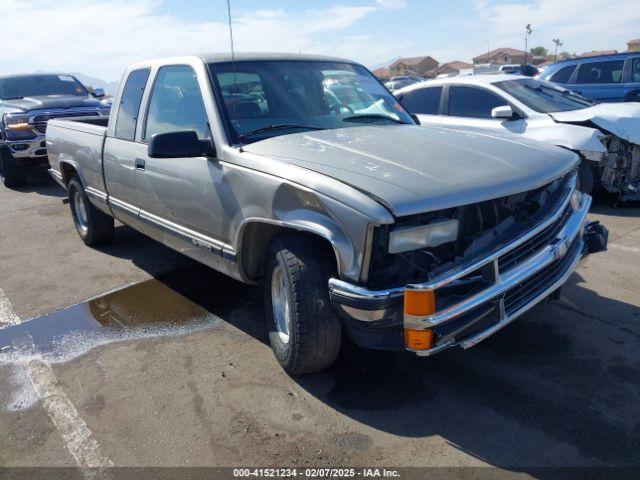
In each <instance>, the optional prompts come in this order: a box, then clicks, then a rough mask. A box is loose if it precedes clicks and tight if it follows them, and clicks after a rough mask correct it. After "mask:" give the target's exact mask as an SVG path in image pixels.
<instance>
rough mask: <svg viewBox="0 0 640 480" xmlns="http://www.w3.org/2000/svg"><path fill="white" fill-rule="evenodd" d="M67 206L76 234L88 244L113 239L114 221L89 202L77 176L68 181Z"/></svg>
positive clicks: (97, 243)
mask: <svg viewBox="0 0 640 480" xmlns="http://www.w3.org/2000/svg"><path fill="white" fill-rule="evenodd" d="M68 191H69V206H70V208H71V216H72V217H73V223H74V225H75V227H76V230H77V232H78V235H80V238H81V239H82V241H83V242H84V243H85V244H86V245H89V246H95V245H102V244H104V243H108V242H110V241H111V240H112V239H113V231H114V221H113V217H110V216H109V215H107V214H106V213H103V212H101V211H100V210H98V209H97V208H96V207H94V206H93V204H91V202H90V201H89V198H88V197H87V194H86V193H85V192H84V188H83V187H82V183H80V180H79V179H78V177H73V178H72V179H71V181H70V182H69V189H68Z"/></svg>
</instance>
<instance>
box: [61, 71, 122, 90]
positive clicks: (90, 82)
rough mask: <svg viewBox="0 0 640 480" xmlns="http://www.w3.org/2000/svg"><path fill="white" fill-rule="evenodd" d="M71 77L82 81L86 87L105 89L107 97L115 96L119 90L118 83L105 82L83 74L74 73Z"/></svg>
mask: <svg viewBox="0 0 640 480" xmlns="http://www.w3.org/2000/svg"><path fill="white" fill-rule="evenodd" d="M71 75H73V76H74V77H76V78H77V79H78V80H80V82H81V83H82V84H83V85H84V86H86V87H93V88H104V91H105V93H106V94H107V95H115V94H116V90H117V89H118V82H105V81H104V80H100V79H99V78H94V77H89V76H87V75H83V74H82V73H72V74H71Z"/></svg>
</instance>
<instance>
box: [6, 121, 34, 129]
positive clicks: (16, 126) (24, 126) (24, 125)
mask: <svg viewBox="0 0 640 480" xmlns="http://www.w3.org/2000/svg"><path fill="white" fill-rule="evenodd" d="M7 129H8V130H29V124H28V123H10V124H9V125H7Z"/></svg>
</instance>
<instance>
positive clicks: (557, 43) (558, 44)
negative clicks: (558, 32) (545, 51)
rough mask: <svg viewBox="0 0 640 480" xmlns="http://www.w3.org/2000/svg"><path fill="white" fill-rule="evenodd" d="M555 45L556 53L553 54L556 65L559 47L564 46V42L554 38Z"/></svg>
mask: <svg viewBox="0 0 640 480" xmlns="http://www.w3.org/2000/svg"><path fill="white" fill-rule="evenodd" d="M553 43H555V44H556V53H554V54H553V63H556V62H557V61H558V47H561V46H562V42H561V41H560V39H559V38H554V39H553Z"/></svg>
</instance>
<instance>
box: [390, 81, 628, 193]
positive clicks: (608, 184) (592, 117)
mask: <svg viewBox="0 0 640 480" xmlns="http://www.w3.org/2000/svg"><path fill="white" fill-rule="evenodd" d="M396 97H397V98H398V99H400V101H401V102H402V104H403V105H404V107H405V108H406V109H408V110H409V111H410V112H412V113H414V114H416V115H417V117H418V119H419V120H420V123H421V124H422V125H430V126H434V125H436V126H445V127H452V128H459V129H470V128H474V129H483V130H488V131H491V132H504V133H511V134H515V135H517V136H518V137H519V138H529V139H532V140H539V141H542V142H545V143H548V144H552V145H557V146H559V147H563V148H566V149H569V150H572V151H574V152H576V153H577V154H578V155H579V156H580V157H581V159H582V162H581V166H580V170H579V185H580V189H581V190H582V191H583V192H586V193H590V192H591V190H592V189H593V187H594V185H601V186H602V187H604V188H605V189H607V190H608V191H610V192H615V193H618V194H620V197H621V199H622V200H639V199H640V104H638V103H597V102H595V101H593V100H589V99H587V98H584V97H581V96H580V95H577V94H574V93H571V92H570V91H569V90H566V89H562V88H559V87H556V86H554V85H552V84H549V83H547V82H541V81H539V80H536V79H532V78H527V77H521V76H511V75H493V76H474V77H466V78H451V79H444V80H434V81H428V82H423V83H420V84H417V85H413V86H411V87H408V88H405V89H402V90H400V91H399V92H396Z"/></svg>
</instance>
